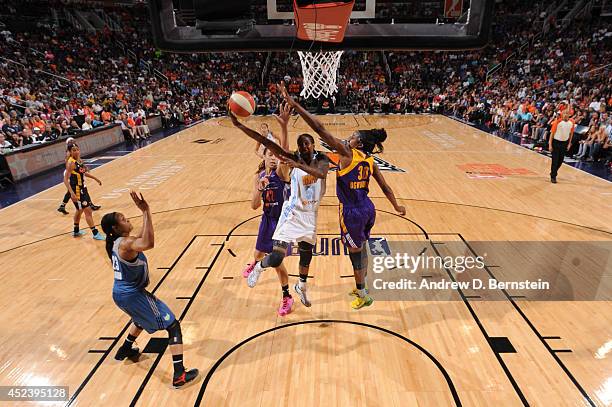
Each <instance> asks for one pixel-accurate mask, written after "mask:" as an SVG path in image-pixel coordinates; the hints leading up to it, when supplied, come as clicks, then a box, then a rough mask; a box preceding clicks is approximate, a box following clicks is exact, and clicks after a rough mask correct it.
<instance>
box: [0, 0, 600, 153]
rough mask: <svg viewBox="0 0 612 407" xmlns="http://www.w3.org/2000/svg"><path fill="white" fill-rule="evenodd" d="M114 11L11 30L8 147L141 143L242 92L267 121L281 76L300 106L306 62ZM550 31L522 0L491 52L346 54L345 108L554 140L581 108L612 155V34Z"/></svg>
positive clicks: (341, 83) (499, 21)
mask: <svg viewBox="0 0 612 407" xmlns="http://www.w3.org/2000/svg"><path fill="white" fill-rule="evenodd" d="M73 7H76V6H73ZM8 11H9V13H10V12H11V7H10V6H9V7H8ZM13 11H15V12H17V11H16V10H13ZM108 14H109V15H110V16H111V17H112V18H113V19H114V20H115V21H117V22H118V23H119V24H120V25H121V26H122V31H120V32H118V31H111V30H109V29H105V30H100V31H98V32H96V33H90V32H84V31H79V30H77V29H75V28H73V27H71V26H69V25H68V24H66V23H65V22H62V24H60V25H59V26H52V25H50V24H45V23H38V24H37V25H36V26H35V27H34V26H31V27H28V28H27V29H25V30H13V31H9V30H4V31H2V32H1V33H0V57H2V59H0V147H2V148H15V147H19V146H24V145H28V144H32V143H40V142H45V141H50V140H54V139H57V138H59V137H63V136H66V135H74V134H77V133H79V132H82V131H87V130H89V129H92V128H95V127H99V126H104V125H106V124H112V123H118V124H120V125H121V126H122V129H123V130H124V133H125V134H126V137H127V138H130V139H133V140H137V139H139V138H144V137H148V133H149V132H148V129H147V126H146V118H147V116H149V115H150V114H159V115H160V116H161V118H162V122H163V125H164V127H172V126H176V125H179V124H190V123H192V122H194V121H197V120H200V119H206V118H209V117H214V116H217V115H223V114H224V113H225V109H226V103H227V99H228V97H229V95H230V94H231V93H232V92H233V91H235V90H246V91H248V92H250V93H251V94H253V96H254V97H255V99H256V103H257V112H258V113H262V114H270V113H274V112H275V111H276V109H277V105H278V102H279V98H278V96H277V92H276V87H275V84H276V83H278V81H280V80H285V81H286V82H287V85H288V89H289V91H290V92H291V93H293V94H294V95H296V96H297V97H299V96H298V95H299V92H300V90H301V88H302V82H301V77H302V74H301V65H300V61H299V59H298V58H297V55H290V54H288V53H274V54H272V55H271V56H268V54H267V53H224V54H220V53H217V54H197V55H195V54H194V55H190V54H172V53H165V52H161V51H159V50H157V49H156V48H155V47H154V45H153V44H152V41H151V39H150V33H149V28H148V27H149V24H148V20H147V19H148V17H147V13H146V9H145V8H144V7H138V6H137V7H135V8H131V9H125V8H115V9H109V10H108ZM542 22H543V20H542V16H541V15H540V11H539V9H538V8H537V7H534V6H533V4H531V3H528V2H525V1H520V0H517V1H516V2H514V3H511V4H510V5H508V6H507V7H504V6H501V7H499V8H498V10H497V15H496V23H495V25H494V34H493V38H494V41H493V43H492V44H491V45H490V46H489V47H487V48H485V49H483V50H478V51H466V52H424V53H415V52H385V53H384V54H383V53H382V52H367V53H364V52H349V51H347V52H345V54H344V55H343V57H342V60H341V64H340V69H339V72H338V87H339V91H338V93H337V94H336V95H335V96H334V98H333V102H334V104H335V105H336V107H338V108H339V107H342V108H343V109H345V110H346V111H351V112H355V113H357V112H365V113H379V112H380V113H421V112H443V113H449V114H452V115H454V116H456V117H459V118H461V119H464V120H466V121H470V122H472V123H476V124H478V125H480V126H483V127H485V128H488V129H490V130H491V131H495V132H497V133H499V134H500V135H504V136H507V135H509V134H518V135H519V136H520V137H522V138H525V139H528V140H531V141H532V142H533V143H534V144H537V143H541V144H544V145H545V144H546V139H547V137H548V136H549V134H548V133H549V130H550V127H551V125H552V122H553V120H555V117H556V116H557V115H558V114H559V112H560V111H561V110H564V109H569V110H568V111H570V113H571V115H572V117H573V120H574V121H575V122H576V124H578V125H581V126H582V127H581V128H585V129H586V130H583V131H582V133H583V135H582V138H583V139H582V140H581V141H582V142H581V143H578V144H585V145H586V146H588V147H586V146H585V147H583V146H578V147H579V148H580V149H581V150H580V151H578V152H577V154H578V157H579V158H584V159H590V160H596V159H598V158H605V157H606V154H609V151H610V144H611V141H610V137H612V136H611V135H610V127H611V118H612V115H610V114H608V113H609V112H610V111H611V110H612V79H611V75H610V67H609V66H608V65H607V64H609V63H610V61H611V60H612V58H611V57H612V47H611V45H612V25H611V24H610V23H609V22H606V21H604V20H602V19H597V20H596V21H592V20H584V21H579V20H577V21H575V22H573V23H572V24H570V26H569V27H568V28H565V29H564V30H563V31H561V29H560V28H558V27H556V26H555V24H553V25H552V27H551V30H550V31H549V32H547V33H544V34H541V31H542ZM523 43H527V46H525V47H524V48H523V47H520V46H521V44H523ZM519 49H521V50H520V51H517V50H519ZM511 53H515V54H514V55H513V57H512V58H511V59H509V60H507V61H506V58H507V57H508V56H509V55H510V54H511ZM499 63H502V64H503V66H502V67H501V69H498V70H497V71H496V72H494V73H493V74H491V75H488V74H487V73H488V72H489V70H490V69H491V68H492V67H494V66H496V65H497V64H499ZM578 147H577V148H578Z"/></svg>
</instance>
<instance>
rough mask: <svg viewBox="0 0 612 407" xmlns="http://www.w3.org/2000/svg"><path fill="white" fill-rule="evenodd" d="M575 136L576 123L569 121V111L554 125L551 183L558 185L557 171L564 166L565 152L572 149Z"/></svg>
mask: <svg viewBox="0 0 612 407" xmlns="http://www.w3.org/2000/svg"><path fill="white" fill-rule="evenodd" d="M573 134H574V122H573V121H571V120H569V113H568V112H567V109H566V110H565V111H564V112H563V113H561V120H557V121H556V122H554V123H553V125H552V128H551V131H550V140H549V141H548V150H549V151H550V152H551V155H552V163H551V165H550V182H552V183H553V184H556V183H557V171H559V168H560V167H561V164H563V157H565V152H566V151H569V149H570V148H572V136H573Z"/></svg>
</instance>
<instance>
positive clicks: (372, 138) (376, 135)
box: [358, 129, 387, 154]
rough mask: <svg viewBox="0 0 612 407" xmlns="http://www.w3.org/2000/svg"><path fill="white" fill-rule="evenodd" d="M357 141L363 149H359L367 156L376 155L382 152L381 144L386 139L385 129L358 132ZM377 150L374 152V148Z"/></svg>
mask: <svg viewBox="0 0 612 407" xmlns="http://www.w3.org/2000/svg"><path fill="white" fill-rule="evenodd" d="M358 133H359V139H360V140H361V144H362V145H363V147H361V149H362V150H363V151H364V152H366V153H368V154H376V153H382V152H383V145H382V143H383V142H384V141H385V140H386V139H387V131H386V130H385V129H370V130H358ZM375 147H376V148H377V150H374V148H375Z"/></svg>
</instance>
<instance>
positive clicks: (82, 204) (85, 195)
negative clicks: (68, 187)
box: [72, 187, 91, 210]
mask: <svg viewBox="0 0 612 407" xmlns="http://www.w3.org/2000/svg"><path fill="white" fill-rule="evenodd" d="M77 188H78V187H77ZM73 189H75V188H74V187H73ZM74 192H75V193H76V196H77V201H76V202H75V201H72V203H73V204H74V206H75V207H76V208H77V210H81V209H85V208H87V207H88V206H91V198H90V197H89V192H87V188H81V189H80V190H79V191H78V192H77V191H76V189H75V191H74Z"/></svg>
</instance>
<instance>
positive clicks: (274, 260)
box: [261, 246, 286, 268]
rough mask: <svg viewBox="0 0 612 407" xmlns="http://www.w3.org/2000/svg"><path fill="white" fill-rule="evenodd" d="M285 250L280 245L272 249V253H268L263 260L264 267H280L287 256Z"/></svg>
mask: <svg viewBox="0 0 612 407" xmlns="http://www.w3.org/2000/svg"><path fill="white" fill-rule="evenodd" d="M285 250H286V249H282V248H280V247H278V246H275V247H274V249H272V253H270V254H268V255H267V256H266V257H265V258H264V259H263V260H262V262H261V265H262V267H264V268H265V267H278V266H280V265H281V263H282V262H283V259H284V258H285Z"/></svg>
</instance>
